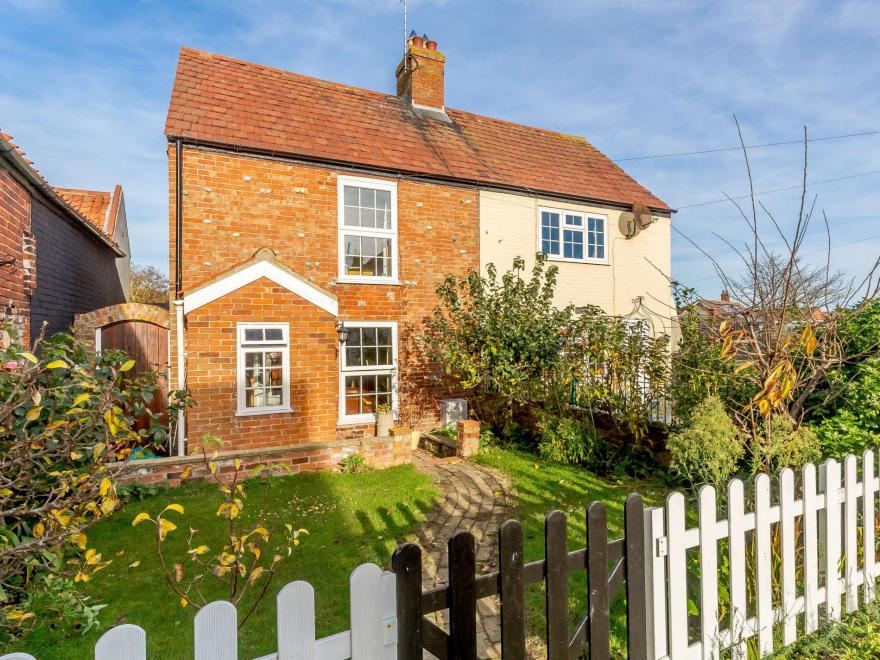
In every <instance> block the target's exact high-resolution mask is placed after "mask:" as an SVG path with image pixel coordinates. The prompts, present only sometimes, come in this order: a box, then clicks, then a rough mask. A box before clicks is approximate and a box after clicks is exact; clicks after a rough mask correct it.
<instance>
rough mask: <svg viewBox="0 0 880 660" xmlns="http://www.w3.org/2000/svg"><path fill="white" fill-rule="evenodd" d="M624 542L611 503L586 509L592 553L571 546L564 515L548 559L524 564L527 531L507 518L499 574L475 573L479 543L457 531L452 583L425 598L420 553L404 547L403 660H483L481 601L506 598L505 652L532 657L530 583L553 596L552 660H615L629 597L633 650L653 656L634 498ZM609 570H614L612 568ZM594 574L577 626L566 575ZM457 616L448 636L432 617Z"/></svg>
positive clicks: (395, 564) (396, 563) (639, 505)
mask: <svg viewBox="0 0 880 660" xmlns="http://www.w3.org/2000/svg"><path fill="white" fill-rule="evenodd" d="M625 516H626V524H625V527H626V529H625V536H624V538H620V539H615V540H613V541H609V540H608V527H607V520H606V510H605V505H604V504H602V503H601V502H593V503H592V504H591V505H590V507H589V508H588V509H587V538H586V539H585V540H586V547H584V548H581V549H579V550H575V551H573V552H569V551H568V548H567V540H568V537H567V529H566V528H567V521H566V516H565V514H564V513H562V512H561V511H553V512H551V513H549V514H548V515H547V517H546V519H545V522H544V553H545V554H544V557H545V558H544V559H542V560H540V561H535V562H531V563H529V564H525V563H524V562H523V532H522V526H521V525H520V523H519V522H517V521H515V520H508V521H507V522H505V523H504V524H503V525H502V526H501V528H500V530H499V533H498V534H499V539H498V540H499V543H498V558H499V570H498V571H497V572H495V573H489V574H486V575H479V576H477V566H476V556H475V552H474V537H473V536H472V535H471V534H470V533H469V532H459V533H458V534H456V535H455V536H453V537H452V538H451V539H450V540H449V546H448V551H449V562H448V564H449V584H448V586H445V587H441V588H438V589H432V590H430V591H427V592H425V593H422V558H421V549H420V548H419V547H418V546H417V545H414V544H411V543H409V544H405V545H401V546H400V547H398V549H397V550H396V551H395V553H394V556H393V558H392V570H393V571H394V573H395V574H396V577H397V583H396V589H397V631H398V634H397V657H398V658H421V657H422V655H423V653H422V651H423V649H424V650H427V651H428V652H430V653H432V654H433V655H434V656H436V657H438V658H440V660H476V659H477V619H476V607H477V600H479V599H481V598H486V597H490V596H498V597H499V599H500V601H501V649H502V658H503V659H504V660H521V659H522V658H525V657H526V612H525V585H527V584H535V583H538V582H543V583H544V584H545V592H546V637H545V638H546V641H547V659H548V660H563V659H564V660H569V659H571V658H580V657H585V658H589V659H590V660H609V659H610V657H611V625H610V624H611V620H610V608H611V604H612V602H613V601H614V599H615V598H616V597H617V596H618V595H619V594H621V593H623V592H624V589H625V592H626V602H627V612H626V616H627V652H628V656H629V658H633V659H637V660H647V659H648V657H649V655H650V654H651V650H650V644H651V640H650V635H649V631H650V628H649V627H648V626H649V623H650V621H649V607H650V602H651V594H649V593H648V592H647V590H648V588H649V586H648V585H649V581H648V580H646V579H645V578H646V575H645V571H646V564H645V562H646V557H647V553H646V551H645V548H646V545H645V507H644V503H643V501H642V498H641V497H640V496H639V495H630V496H629V498H628V499H627V502H626V508H625ZM609 565H612V567H611V569H610V570H609ZM578 571H586V573H587V585H588V599H587V600H588V602H589V609H588V611H587V612H585V613H584V614H583V615H582V616H581V618H580V619H579V621H578V623H577V625H576V626H575V629H574V631H573V632H572V631H570V630H569V611H568V577H569V575H570V574H572V573H575V572H578ZM446 609H448V610H449V631H448V632H447V631H445V630H443V629H442V628H440V627H439V626H437V625H436V624H435V623H433V622H432V621H430V620H429V619H427V618H425V615H428V614H432V613H434V612H439V611H442V610H446Z"/></svg>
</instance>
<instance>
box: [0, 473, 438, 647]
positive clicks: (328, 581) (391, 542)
mask: <svg viewBox="0 0 880 660" xmlns="http://www.w3.org/2000/svg"><path fill="white" fill-rule="evenodd" d="M247 485H248V491H249V493H250V494H251V495H250V498H249V499H248V500H246V506H245V512H244V514H243V519H244V520H246V521H251V522H253V518H252V517H250V516H251V513H250V507H253V508H258V507H259V503H260V502H261V500H262V491H261V490H259V489H258V488H257V487H256V485H255V484H254V483H253V482H248V484H247ZM435 497H436V489H435V488H434V486H433V484H432V483H431V481H430V479H429V478H428V477H426V476H425V475H422V474H420V473H419V472H417V471H416V470H415V469H413V468H412V467H410V466H401V467H397V468H389V469H387V470H377V471H372V472H368V473H364V474H357V475H342V474H329V473H313V474H301V475H295V476H290V477H276V478H274V479H273V481H272V483H271V486H270V489H269V502H270V510H271V512H272V513H271V516H270V519H269V523H270V528H271V526H280V525H283V524H284V523H290V524H291V525H293V526H294V527H295V528H305V529H307V530H308V532H309V533H308V535H307V536H303V537H301V543H300V545H298V546H296V547H295V548H294V551H293V554H292V556H291V557H289V558H287V559H285V560H284V561H283V562H282V563H281V565H280V567H279V570H278V572H277V575H276V576H275V579H274V580H273V582H272V584H271V586H270V587H269V590H268V592H267V595H266V597H265V599H264V600H263V601H261V602H260V604H259V605H258V607H257V610H256V611H255V613H254V614H253V616H252V617H251V619H250V620H249V621H248V623H247V625H246V626H245V627H244V628H243V629H242V630H240V631H239V652H240V654H241V656H242V657H256V656H259V655H264V654H268V653H272V652H274V651H275V650H276V641H275V640H276V630H275V628H276V622H275V595H276V594H277V593H278V591H279V590H280V589H281V588H282V587H283V586H284V585H286V584H287V583H288V582H292V581H294V580H307V581H308V582H310V583H311V584H312V586H313V587H314V588H315V600H316V632H317V634H318V635H319V636H325V635H328V634H332V633H336V632H340V631H342V630H345V629H347V628H348V618H349V615H348V608H349V603H348V577H349V574H350V573H351V571H352V570H353V569H354V568H355V567H356V566H358V565H359V564H361V563H364V562H373V563H376V564H378V565H379V566H382V567H383V568H385V567H387V566H388V565H389V563H390V557H391V553H392V552H393V550H394V548H395V547H396V539H397V538H401V537H403V536H405V535H406V534H407V533H408V532H409V531H410V530H412V529H413V528H414V527H415V525H416V524H417V523H418V520H419V517H420V516H421V515H422V512H424V511H426V510H430V508H431V507H432V506H433V502H434V499H435ZM170 503H177V504H181V505H182V506H183V507H184V509H185V513H184V514H183V515H182V516H176V514H169V518H173V521H174V522H175V523H176V524H177V525H178V529H177V530H176V531H175V532H172V533H171V534H169V537H168V541H167V544H166V546H165V548H166V560H167V561H168V562H169V564H171V565H173V563H174V562H175V561H177V562H180V563H182V564H183V565H184V570H189V568H190V565H191V564H190V562H189V561H188V559H187V555H186V536H187V530H188V528H189V527H193V528H195V529H198V530H200V531H199V534H198V537H197V538H198V539H199V541H198V542H199V543H204V544H206V545H208V546H209V547H210V548H211V551H212V552H214V551H219V549H220V547H221V546H222V544H223V540H224V537H225V535H226V533H227V531H228V528H227V527H226V521H225V520H224V519H223V518H219V517H217V515H216V512H217V507H218V506H219V503H220V498H219V495H218V494H217V492H216V487H215V486H211V485H208V484H197V485H187V486H184V487H182V488H177V489H172V490H163V491H161V492H160V493H158V494H157V495H155V496H153V497H148V498H146V499H144V500H142V501H134V502H130V503H129V504H127V505H126V507H125V509H124V510H122V511H120V512H118V513H116V514H114V516H112V517H111V518H110V519H108V520H107V521H105V522H102V523H101V524H99V525H97V526H95V527H94V528H92V529H91V530H90V531H89V538H90V542H91V543H92V544H94V546H95V547H96V548H97V549H98V550H99V551H100V552H102V553H103V555H104V556H105V557H106V558H112V559H113V563H112V564H111V566H110V567H108V568H107V569H106V570H105V571H103V572H102V573H99V574H98V575H97V576H96V577H95V579H94V581H93V582H90V583H88V584H87V585H86V586H85V588H84V591H85V592H86V593H87V594H88V595H89V596H90V597H91V598H92V602H94V603H106V604H107V606H106V608H105V609H103V610H102V611H101V613H100V616H99V618H100V621H101V623H102V625H103V630H106V628H108V627H110V626H112V625H116V624H119V623H133V624H136V625H139V626H141V627H142V628H144V630H145V631H146V633H147V647H148V653H149V657H150V658H151V659H153V658H159V659H165V658H168V659H172V658H173V659H175V660H177V659H179V658H185V657H192V643H193V627H192V620H193V616H194V614H195V611H194V609H193V608H192V607H188V608H182V607H181V606H180V605H179V603H178V599H177V598H176V597H175V596H173V595H172V593H171V591H170V590H169V588H168V586H167V584H166V583H165V580H164V577H163V574H162V571H161V569H160V566H159V562H158V560H157V558H156V555H155V549H154V546H155V542H154V540H155V537H154V536H153V535H154V534H155V528H150V527H149V525H147V524H142V525H139V526H138V527H132V526H131V521H132V519H133V518H134V516H135V515H136V514H137V513H139V512H141V511H146V512H148V513H150V514H151V515H155V514H156V513H158V512H159V511H161V510H162V509H163V508H164V507H165V506H167V505H168V504H170ZM223 597H224V594H223V593H222V592H221V591H220V589H217V590H215V591H212V592H210V598H212V599H214V598H216V599H221V598H223ZM251 603H252V601H251V600H250V598H245V599H244V600H243V601H242V602H241V604H240V605H239V611H240V612H245V611H247V609H249V607H250V605H251ZM103 630H101V631H90V632H89V633H87V634H85V635H71V634H70V632H69V630H66V629H62V628H60V627H59V626H56V625H54V624H53V622H52V621H42V620H41V621H39V622H38V624H37V628H36V629H35V631H34V632H33V633H32V634H31V635H30V636H29V637H28V638H27V639H26V640H24V641H23V642H22V643H20V644H18V645H16V646H15V647H14V649H10V650H26V651H27V652H29V653H32V654H33V655H35V656H37V657H39V658H40V659H41V660H53V659H55V658H57V659H59V660H60V659H62V658H63V659H68V658H88V657H93V648H94V644H95V643H96V641H97V639H98V637H99V636H100V634H101V633H102V632H103Z"/></svg>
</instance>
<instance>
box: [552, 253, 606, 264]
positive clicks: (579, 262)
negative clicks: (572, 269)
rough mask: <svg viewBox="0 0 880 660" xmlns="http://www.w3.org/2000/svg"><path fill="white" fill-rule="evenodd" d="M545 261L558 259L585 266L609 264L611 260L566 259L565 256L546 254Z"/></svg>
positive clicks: (566, 262)
mask: <svg viewBox="0 0 880 660" xmlns="http://www.w3.org/2000/svg"><path fill="white" fill-rule="evenodd" d="M546 256H547V261H558V262H560V263H564V264H582V265H587V266H610V265H611V262H610V261H609V260H608V259H566V258H565V257H553V256H551V255H546Z"/></svg>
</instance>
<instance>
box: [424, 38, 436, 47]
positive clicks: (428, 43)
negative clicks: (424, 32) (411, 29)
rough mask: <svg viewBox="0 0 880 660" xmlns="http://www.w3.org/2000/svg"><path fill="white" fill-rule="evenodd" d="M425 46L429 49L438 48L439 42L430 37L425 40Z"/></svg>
mask: <svg viewBox="0 0 880 660" xmlns="http://www.w3.org/2000/svg"><path fill="white" fill-rule="evenodd" d="M425 48H427V49H428V50H437V42H436V41H434V40H433V39H428V40H427V41H426V42H425Z"/></svg>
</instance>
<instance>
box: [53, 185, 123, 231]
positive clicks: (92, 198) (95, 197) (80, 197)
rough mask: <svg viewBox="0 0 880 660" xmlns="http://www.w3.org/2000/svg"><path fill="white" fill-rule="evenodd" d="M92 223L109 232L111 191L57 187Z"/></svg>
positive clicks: (68, 201)
mask: <svg viewBox="0 0 880 660" xmlns="http://www.w3.org/2000/svg"><path fill="white" fill-rule="evenodd" d="M55 190H57V191H58V192H59V194H60V195H61V196H62V197H63V198H64V199H66V200H67V203H68V204H70V205H71V206H72V207H73V208H75V209H76V210H77V212H78V213H80V214H81V215H82V216H84V217H85V219H86V220H88V221H89V222H91V223H92V225H93V226H94V227H96V228H98V229H100V230H101V231H102V232H104V233H105V234H106V233H107V209H108V208H109V207H110V193H108V192H101V191H98V190H76V189H75V188H55Z"/></svg>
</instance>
